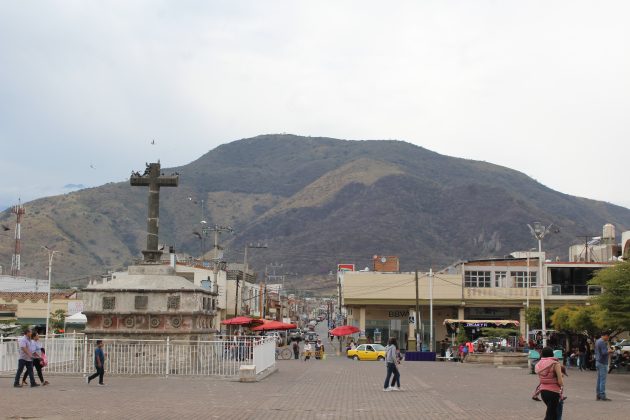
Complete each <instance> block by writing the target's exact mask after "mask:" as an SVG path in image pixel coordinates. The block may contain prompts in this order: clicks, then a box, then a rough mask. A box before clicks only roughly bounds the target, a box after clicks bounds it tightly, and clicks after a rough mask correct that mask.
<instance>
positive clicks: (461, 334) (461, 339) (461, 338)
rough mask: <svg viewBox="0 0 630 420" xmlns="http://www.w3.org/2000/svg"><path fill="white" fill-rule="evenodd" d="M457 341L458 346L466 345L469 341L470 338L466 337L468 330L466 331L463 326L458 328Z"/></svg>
mask: <svg viewBox="0 0 630 420" xmlns="http://www.w3.org/2000/svg"><path fill="white" fill-rule="evenodd" d="M456 341H457V344H464V343H465V342H466V341H468V336H467V335H466V330H464V326H463V325H460V326H459V327H458V328H457V337H456Z"/></svg>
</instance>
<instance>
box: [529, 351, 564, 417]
mask: <svg viewBox="0 0 630 420" xmlns="http://www.w3.org/2000/svg"><path fill="white" fill-rule="evenodd" d="M536 373H537V374H538V378H539V380H540V384H539V385H538V389H539V390H540V396H541V397H542V400H543V401H544V403H545V405H546V406H547V411H546V413H545V420H560V419H561V418H562V402H561V401H562V400H561V397H562V387H563V385H564V383H563V381H562V366H561V364H560V362H558V359H556V358H555V357H553V349H552V348H551V347H545V348H543V349H542V352H541V354H540V361H539V362H538V363H536Z"/></svg>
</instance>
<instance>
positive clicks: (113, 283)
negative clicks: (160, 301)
mask: <svg viewBox="0 0 630 420" xmlns="http://www.w3.org/2000/svg"><path fill="white" fill-rule="evenodd" d="M83 290H86V291H99V290H103V291H105V290H149V291H150V290H155V291H165V290H188V291H191V292H195V291H199V292H210V291H209V290H208V289H204V288H203V287H200V286H195V285H194V284H193V283H192V282H190V281H188V280H187V279H185V278H184V277H180V276H172V275H152V274H139V275H134V274H131V275H128V276H120V277H117V278H115V279H112V280H110V281H108V282H106V283H97V284H91V285H89V286H87V287H86V288H85V289H83Z"/></svg>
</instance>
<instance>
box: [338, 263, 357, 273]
mask: <svg viewBox="0 0 630 420" xmlns="http://www.w3.org/2000/svg"><path fill="white" fill-rule="evenodd" d="M337 271H354V264H337Z"/></svg>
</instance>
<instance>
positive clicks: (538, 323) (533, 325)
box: [525, 306, 553, 330]
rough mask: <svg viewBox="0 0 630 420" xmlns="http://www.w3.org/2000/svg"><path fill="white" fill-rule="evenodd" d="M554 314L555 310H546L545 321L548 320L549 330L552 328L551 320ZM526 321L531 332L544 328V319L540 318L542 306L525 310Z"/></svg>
mask: <svg viewBox="0 0 630 420" xmlns="http://www.w3.org/2000/svg"><path fill="white" fill-rule="evenodd" d="M552 314H553V309H551V308H545V319H546V320H547V325H546V327H547V329H549V328H550V324H549V320H550V319H551V315H552ZM525 321H526V322H527V323H528V324H529V329H530V330H536V329H540V328H542V317H541V316H540V306H530V307H529V308H528V309H526V310H525Z"/></svg>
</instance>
